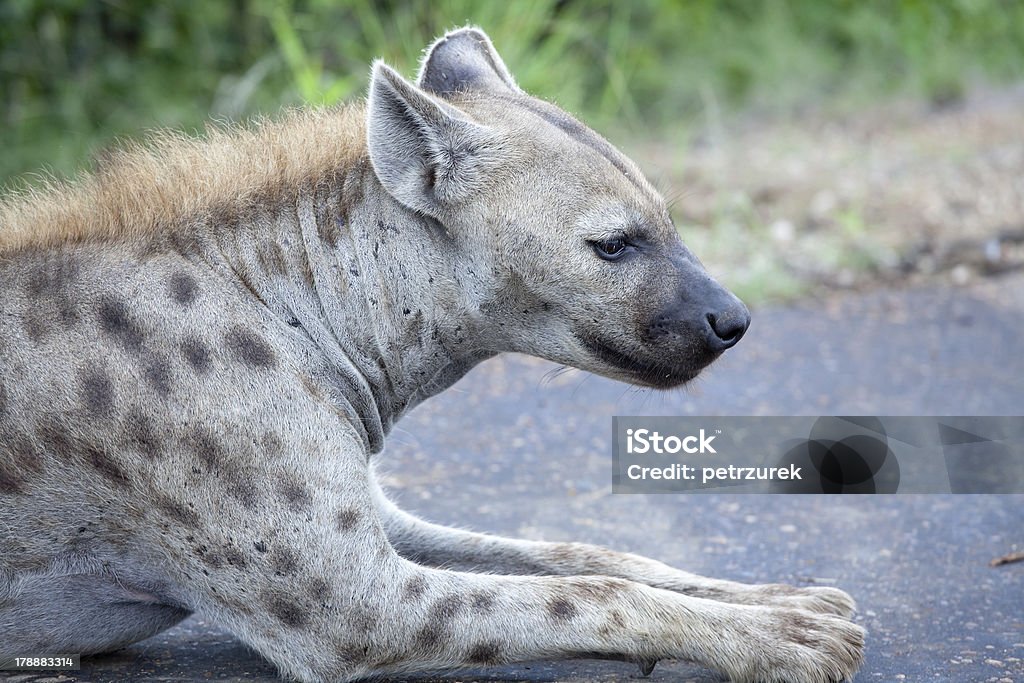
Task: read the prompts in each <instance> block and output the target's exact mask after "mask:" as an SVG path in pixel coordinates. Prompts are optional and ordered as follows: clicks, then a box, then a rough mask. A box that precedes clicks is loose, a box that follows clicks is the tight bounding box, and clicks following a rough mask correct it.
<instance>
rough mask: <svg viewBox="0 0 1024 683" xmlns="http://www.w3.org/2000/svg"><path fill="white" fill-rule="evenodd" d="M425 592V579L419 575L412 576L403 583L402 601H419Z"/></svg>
mask: <svg viewBox="0 0 1024 683" xmlns="http://www.w3.org/2000/svg"><path fill="white" fill-rule="evenodd" d="M426 590H427V579H426V578H425V577H423V576H422V575H421V574H417V575H416V576H413V577H412V578H411V579H409V580H408V581H406V582H405V586H404V587H403V588H402V599H403V600H406V601H413V600H419V599H420V598H422V597H423V594H424V593H425V592H426Z"/></svg>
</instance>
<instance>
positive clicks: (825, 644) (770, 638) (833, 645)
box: [726, 608, 864, 683]
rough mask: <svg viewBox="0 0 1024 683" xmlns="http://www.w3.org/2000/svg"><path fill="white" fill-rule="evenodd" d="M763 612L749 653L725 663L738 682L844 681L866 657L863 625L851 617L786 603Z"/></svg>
mask: <svg viewBox="0 0 1024 683" xmlns="http://www.w3.org/2000/svg"><path fill="white" fill-rule="evenodd" d="M759 616H760V617H767V619H762V618H758V619H757V620H756V621H757V634H756V635H754V637H753V638H751V640H750V642H749V643H748V644H747V646H746V647H751V646H752V648H751V649H750V650H747V653H746V654H747V655H748V656H749V659H747V661H746V662H745V663H744V664H742V665H741V666H740V667H738V668H737V669H736V670H731V668H727V669H726V671H727V672H728V673H729V674H730V676H731V677H732V678H733V680H734V681H736V683H840V682H841V681H847V680H851V679H852V678H853V675H854V674H855V673H857V670H858V669H859V668H860V666H861V663H862V662H863V660H864V629H863V628H861V627H860V626H858V625H857V624H854V623H853V622H851V621H848V620H846V619H843V618H841V617H837V616H834V615H831V614H816V613H813V612H807V611H805V610H798V609H786V608H766V614H764V615H759ZM752 635H753V634H752Z"/></svg>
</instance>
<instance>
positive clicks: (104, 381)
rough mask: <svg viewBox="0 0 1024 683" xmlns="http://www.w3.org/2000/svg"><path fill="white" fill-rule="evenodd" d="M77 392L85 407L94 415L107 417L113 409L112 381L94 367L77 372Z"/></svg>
mask: <svg viewBox="0 0 1024 683" xmlns="http://www.w3.org/2000/svg"><path fill="white" fill-rule="evenodd" d="M79 393H80V395H81V398H82V403H83V404H84V405H85V409H86V410H87V411H89V413H90V414H91V415H94V416H96V417H108V416H109V415H110V414H111V413H112V412H113V410H114V383H113V382H111V381H110V377H108V376H107V374H106V373H105V372H101V371H99V370H96V369H90V370H85V371H83V372H80V373H79Z"/></svg>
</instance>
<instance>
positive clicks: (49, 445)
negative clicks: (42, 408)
mask: <svg viewBox="0 0 1024 683" xmlns="http://www.w3.org/2000/svg"><path fill="white" fill-rule="evenodd" d="M36 436H38V437H39V440H40V441H41V442H42V444H43V448H44V449H45V450H46V452H48V453H50V454H52V455H54V456H56V457H58V458H60V459H62V460H67V459H70V458H71V456H72V454H73V453H74V442H73V441H72V439H71V436H70V435H69V434H68V431H67V430H66V429H65V428H64V425H63V424H61V422H60V421H59V420H58V419H57V417H55V416H53V415H48V416H46V417H44V418H42V419H41V420H40V421H39V422H38V423H37V424H36Z"/></svg>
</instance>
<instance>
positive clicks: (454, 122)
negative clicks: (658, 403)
mask: <svg viewBox="0 0 1024 683" xmlns="http://www.w3.org/2000/svg"><path fill="white" fill-rule="evenodd" d="M558 77H564V78H572V77H573V75H572V74H561V75H556V78H558ZM367 112H368V113H367V131H368V142H369V151H370V158H371V161H372V163H373V167H374V170H375V172H376V174H377V176H378V178H379V179H380V181H381V183H382V185H383V186H384V188H385V189H386V190H387V192H388V193H389V194H391V195H392V197H394V198H395V199H396V200H397V201H398V202H400V203H401V204H404V205H405V206H406V207H408V208H409V209H412V210H414V211H416V212H417V213H420V214H422V215H426V216H429V217H431V218H433V219H435V220H436V221H438V222H439V223H441V224H442V225H443V226H444V228H445V230H446V232H447V234H449V235H450V236H451V240H452V242H453V244H454V245H455V246H454V247H453V248H454V249H458V250H459V252H460V253H459V255H458V256H459V258H460V259H462V260H464V261H466V262H468V263H471V264H472V265H473V268H472V269H471V270H470V271H469V272H471V273H473V274H475V276H476V277H477V279H476V280H475V281H467V282H466V286H472V287H475V288H476V289H477V290H478V291H476V292H475V294H476V297H477V298H476V306H475V309H476V310H475V311H474V312H475V313H476V314H477V315H479V317H480V320H481V321H483V322H484V323H485V329H487V330H489V331H490V332H491V333H492V334H493V335H494V339H495V340H497V342H496V346H500V347H501V348H500V349H496V350H512V351H519V352H522V353H529V354H532V355H536V356H540V357H543V358H547V359H548V360H552V361H555V362H557V363H564V364H566V365H571V366H574V367H577V368H581V369H584V370H589V371H591V372H596V373H599V374H602V375H606V376H610V377H613V378H616V379H620V380H624V381H627V382H632V383H634V384H641V385H646V386H653V387H658V388H668V387H673V386H677V385H680V384H682V383H684V382H686V381H688V380H690V379H692V378H694V377H695V376H696V375H697V374H698V373H699V372H700V371H701V369H703V368H704V367H705V366H707V365H708V364H709V363H711V362H712V361H713V360H715V359H716V358H717V357H718V356H719V355H720V354H721V353H722V352H723V351H725V350H726V349H728V348H729V347H731V346H733V345H734V344H736V342H737V341H739V339H740V337H742V336H743V333H744V332H746V330H747V326H748V324H749V322H750V314H749V313H748V311H747V309H746V307H745V306H744V305H743V303H742V302H740V300H739V299H737V298H736V297H735V296H734V295H733V294H732V293H730V292H729V291H728V290H726V289H725V288H723V287H722V286H721V285H719V284H718V283H717V282H715V281H714V280H713V279H712V278H711V277H710V276H709V275H708V274H707V273H706V272H705V270H704V268H703V267H702V266H701V264H700V262H699V261H698V260H697V258H696V257H694V255H693V254H692V253H690V251H689V250H688V249H687V248H686V247H685V246H684V245H683V243H682V241H681V240H680V238H679V235H678V233H677V232H676V229H675V227H674V226H673V225H672V220H671V218H670V217H669V214H668V210H667V208H666V205H665V201H664V199H663V198H662V197H661V196H660V195H659V194H658V192H656V191H655V190H654V188H653V187H651V185H650V184H649V183H648V182H647V180H645V179H644V177H643V174H642V173H641V172H640V170H639V169H638V168H637V167H636V165H635V164H634V163H633V162H632V161H630V160H629V159H627V158H626V157H625V156H624V155H622V154H621V153H620V152H619V151H618V150H616V149H615V148H614V147H612V145H610V144H609V143H608V142H607V141H605V140H604V139H603V138H602V137H600V136H599V135H597V134H596V133H594V132H593V131H592V130H590V129H589V128H587V127H586V126H584V125H582V124H581V123H579V122H578V121H576V120H575V119H574V118H572V117H571V116H569V115H568V114H566V113H565V112H564V111H562V110H561V109H559V108H557V107H555V106H554V105H551V104H549V103H547V102H545V101H542V100H539V99H536V98H533V97H531V96H529V95H527V94H525V93H524V92H522V91H521V90H520V89H519V88H518V87H517V86H516V84H515V81H514V80H513V78H512V76H511V75H510V74H509V72H508V69H507V68H506V67H505V65H504V63H503V62H502V60H501V58H500V57H499V56H498V54H497V52H496V51H495V50H494V47H493V46H492V45H491V42H490V40H489V39H488V38H487V36H486V35H484V33H483V32H482V31H480V30H479V29H474V28H466V29H461V30H458V31H455V32H453V33H450V34H448V35H447V36H445V37H444V38H441V39H440V40H438V41H437V42H436V43H435V44H434V45H433V46H432V47H431V48H430V50H429V51H428V53H427V56H426V57H425V58H424V61H423V65H422V68H421V70H420V74H419V78H418V80H417V83H416V84H412V83H410V82H408V81H406V80H404V79H403V78H402V77H401V76H399V75H398V74H397V73H395V72H394V71H393V70H391V69H390V68H388V67H387V66H385V65H384V64H382V63H377V64H376V65H375V67H374V72H373V78H372V82H371V86H370V95H369V102H368V109H367ZM482 343H486V342H483V341H482Z"/></svg>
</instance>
